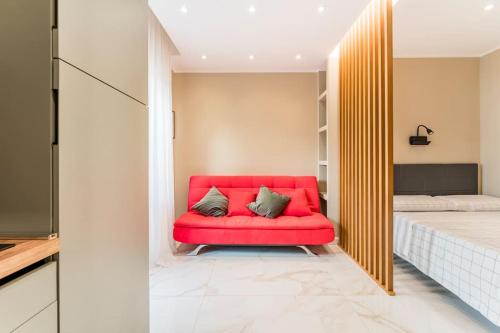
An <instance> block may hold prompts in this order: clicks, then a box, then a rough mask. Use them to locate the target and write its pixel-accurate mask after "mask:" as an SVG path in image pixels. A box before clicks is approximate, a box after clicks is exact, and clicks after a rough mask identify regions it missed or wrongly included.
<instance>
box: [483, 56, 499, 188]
mask: <svg viewBox="0 0 500 333" xmlns="http://www.w3.org/2000/svg"><path fill="white" fill-rule="evenodd" d="M480 78H481V79H480V82H481V164H482V168H483V192H484V193H486V194H491V195H496V196H500V50H497V51H495V52H493V53H490V54H488V55H486V56H484V57H482V58H481V75H480Z"/></svg>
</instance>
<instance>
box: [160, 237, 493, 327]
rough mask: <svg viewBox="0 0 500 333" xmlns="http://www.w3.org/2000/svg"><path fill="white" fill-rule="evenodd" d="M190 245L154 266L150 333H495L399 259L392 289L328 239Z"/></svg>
mask: <svg viewBox="0 0 500 333" xmlns="http://www.w3.org/2000/svg"><path fill="white" fill-rule="evenodd" d="M191 249H192V247H190V246H184V248H182V249H181V251H179V254H178V255H177V256H175V257H174V258H172V259H171V260H168V261H165V262H163V263H162V265H159V266H156V267H154V268H153V269H152V270H151V273H150V286H151V329H152V330H151V332H152V333H184V332H196V333H211V332H213V333H219V332H220V333H231V332H240V333H260V332H262V333H268V332H269V333H290V332H291V333H294V332H297V333H298V332H300V333H323V332H328V333H330V332H355V333H364V332H367V333H379V332H381V333H389V332H410V333H420V332H422V333H424V332H425V333H427V332H430V333H433V332H439V333H441V332H443V333H447V332H453V333H461V332H464V333H476V332H477V333H486V332H497V333H500V328H498V327H496V326H494V325H493V324H491V323H490V322H489V321H488V320H486V319H485V318H484V317H483V316H481V315H480V314H479V313H478V312H476V311H475V310H473V309H472V308H470V307H469V306H468V305H467V304H465V303H463V302H462V301H461V300H460V299H458V298H457V297H456V296H454V295H453V294H451V293H450V292H448V291H447V290H446V289H445V288H443V287H441V286H440V285H439V284H437V283H436V282H434V281H433V280H431V279H430V278H428V277H427V276H425V275H423V274H422V273H420V272H419V271H418V270H417V269H416V268H415V267H413V266H412V265H410V264H408V263H407V262H406V261H404V260H402V259H400V258H395V266H394V276H395V289H396V294H397V295H396V296H393V297H391V296H387V295H386V294H385V292H384V291H382V290H381V289H380V288H379V287H378V286H377V284H376V283H375V282H374V281H373V280H372V279H371V278H370V277H369V276H367V275H366V274H365V272H364V271H363V270H362V269H361V268H360V267H359V266H358V265H357V264H356V263H355V262H354V261H353V260H352V259H351V258H350V257H349V256H347V255H346V254H345V253H344V252H343V251H342V250H340V249H339V248H338V247H336V246H335V245H332V246H327V247H312V250H313V251H315V252H316V253H318V254H319V255H318V256H317V257H308V256H307V255H305V254H304V253H303V252H302V251H301V250H300V249H297V248H293V247H283V248H278V247H209V248H208V249H205V250H204V251H203V252H201V255H199V256H198V257H189V256H186V255H185V254H186V253H187V252H188V251H190V250H191Z"/></svg>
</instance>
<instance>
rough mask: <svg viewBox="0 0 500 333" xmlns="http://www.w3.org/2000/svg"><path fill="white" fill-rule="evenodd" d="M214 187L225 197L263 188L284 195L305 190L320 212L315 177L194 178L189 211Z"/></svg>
mask: <svg viewBox="0 0 500 333" xmlns="http://www.w3.org/2000/svg"><path fill="white" fill-rule="evenodd" d="M212 186H215V187H217V188H218V189H219V190H220V191H221V192H222V193H223V194H224V195H226V196H227V195H228V193H229V192H230V191H231V190H246V191H252V192H255V193H258V192H259V188H260V187H261V186H267V187H269V188H270V189H271V190H273V191H276V192H279V193H282V192H287V191H291V190H294V189H298V188H303V189H304V190H305V192H306V194H307V199H308V201H309V205H310V207H311V210H312V211H313V212H319V211H320V208H319V193H318V183H317V181H316V177H314V176H192V177H191V179H190V180H189V193H188V210H190V211H191V207H193V205H194V204H195V203H197V202H198V201H200V200H201V198H203V196H204V195H205V194H207V192H208V190H210V188H212Z"/></svg>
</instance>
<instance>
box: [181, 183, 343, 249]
mask: <svg viewBox="0 0 500 333" xmlns="http://www.w3.org/2000/svg"><path fill="white" fill-rule="evenodd" d="M262 185H264V186H267V187H269V188H270V189H271V190H273V191H276V192H281V193H285V192H290V191H293V190H294V189H299V188H303V189H304V191H305V192H306V196H307V199H308V202H309V206H310V208H311V211H312V215H310V216H304V217H295V216H279V217H277V218H275V219H268V218H264V217H260V216H232V217H227V216H224V217H208V216H203V215H200V214H197V213H195V212H194V211H192V210H191V207H192V206H193V205H194V204H195V203H197V202H198V201H199V200H200V199H201V198H203V196H204V195H205V194H206V193H207V192H208V191H209V190H210V188H211V187H212V186H216V187H217V188H218V189H219V190H220V191H221V192H222V193H223V194H224V195H226V196H227V195H228V193H229V192H230V191H231V190H245V191H252V192H255V193H258V191H259V188H260V186H262ZM188 209H189V211H188V212H187V213H185V214H184V215H182V216H181V217H179V218H178V219H177V220H176V222H175V225H174V239H175V240H176V241H178V242H182V243H188V244H198V245H200V246H199V247H198V248H197V249H196V250H195V251H193V253H192V254H193V255H196V254H197V253H198V251H199V250H200V249H201V247H203V246H206V245H283V246H284V245H293V246H300V247H301V248H302V249H304V250H305V251H306V252H308V254H311V253H310V252H309V251H308V249H307V248H306V247H305V246H307V245H320V244H326V243H329V242H331V241H333V240H334V239H335V233H334V229H333V225H332V223H331V222H330V221H329V220H328V219H327V218H326V217H325V216H324V215H322V214H321V213H320V212H319V211H320V206H319V193H318V186H317V181H316V177H312V176H304V177H291V176H193V177H191V179H190V182H189V193H188Z"/></svg>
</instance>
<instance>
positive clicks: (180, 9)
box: [179, 5, 188, 14]
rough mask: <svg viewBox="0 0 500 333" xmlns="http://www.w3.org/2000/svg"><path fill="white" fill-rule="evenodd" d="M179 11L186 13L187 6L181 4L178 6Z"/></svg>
mask: <svg viewBox="0 0 500 333" xmlns="http://www.w3.org/2000/svg"><path fill="white" fill-rule="evenodd" d="M179 11H180V12H181V13H182V14H186V13H187V12H188V8H187V7H186V5H184V6H182V7H181V8H179Z"/></svg>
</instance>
